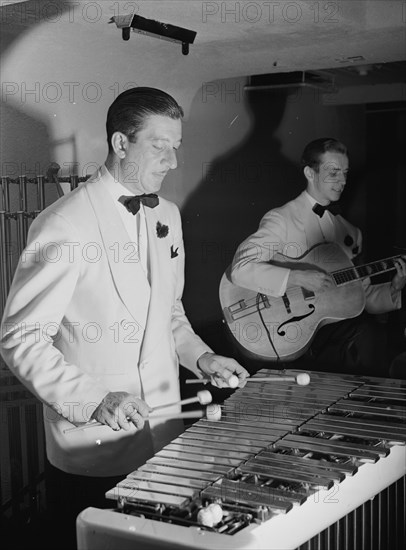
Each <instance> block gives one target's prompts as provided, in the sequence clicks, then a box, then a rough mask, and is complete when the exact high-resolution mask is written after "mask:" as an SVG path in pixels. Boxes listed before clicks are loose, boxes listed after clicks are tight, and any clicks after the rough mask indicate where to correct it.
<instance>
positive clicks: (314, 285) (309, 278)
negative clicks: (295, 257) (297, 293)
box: [287, 269, 334, 292]
mask: <svg viewBox="0 0 406 550" xmlns="http://www.w3.org/2000/svg"><path fill="white" fill-rule="evenodd" d="M333 284H334V283H333V280H332V278H331V275H330V274H329V273H326V272H324V271H319V270H315V269H308V270H303V269H291V270H290V273H289V277H288V284H287V288H290V287H295V286H296V287H302V288H305V289H306V290H310V291H311V292H323V291H324V290H329V289H330V288H332V287H333Z"/></svg>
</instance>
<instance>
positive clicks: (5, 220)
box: [0, 176, 12, 306]
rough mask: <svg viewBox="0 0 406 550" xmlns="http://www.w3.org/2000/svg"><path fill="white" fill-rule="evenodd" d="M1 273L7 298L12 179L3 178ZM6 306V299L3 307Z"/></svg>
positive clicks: (3, 290) (3, 289)
mask: <svg viewBox="0 0 406 550" xmlns="http://www.w3.org/2000/svg"><path fill="white" fill-rule="evenodd" d="M1 196H2V211H1V221H0V225H1V260H2V261H1V273H2V278H1V280H2V287H3V288H2V295H3V297H5V298H7V294H8V291H9V288H10V283H11V279H12V265H11V259H12V254H11V242H10V217H11V212H10V178H8V177H6V176H3V177H2V178H1ZM4 305H5V299H4V302H3V306H4Z"/></svg>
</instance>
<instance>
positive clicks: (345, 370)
mask: <svg viewBox="0 0 406 550" xmlns="http://www.w3.org/2000/svg"><path fill="white" fill-rule="evenodd" d="M238 359H239V360H240V362H241V364H242V365H244V366H245V367H246V368H247V369H248V371H249V372H250V374H254V373H255V372H257V371H258V370H259V369H264V368H268V369H307V370H314V371H321V372H336V373H342V374H356V375H364V376H378V377H389V376H390V374H392V372H390V371H389V366H390V362H391V358H390V357H389V354H388V336H387V327H386V324H385V323H381V322H380V321H378V320H377V318H376V317H375V316H374V315H369V314H367V313H363V314H362V315H360V316H358V317H356V318H354V319H346V320H344V321H338V322H336V323H331V324H329V325H325V326H324V327H321V328H320V329H319V330H318V331H317V332H316V334H315V336H314V339H313V342H312V344H311V346H310V348H309V349H308V350H307V351H306V353H304V354H303V355H301V356H300V357H299V358H298V359H296V360H295V361H281V362H276V361H263V360H256V359H247V358H246V357H244V356H242V355H240V356H239V357H238ZM398 371H399V369H398ZM392 376H393V374H392ZM403 377H404V376H402V378H403Z"/></svg>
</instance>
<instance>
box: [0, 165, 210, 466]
mask: <svg viewBox="0 0 406 550" xmlns="http://www.w3.org/2000/svg"><path fill="white" fill-rule="evenodd" d="M106 185H108V183H107V181H106V176H105V175H102V172H99V173H98V174H96V175H95V176H93V177H92V178H91V179H90V180H88V181H87V182H86V183H84V184H82V185H80V186H79V187H78V189H76V190H75V191H73V192H71V193H69V194H68V195H66V196H64V197H62V198H61V199H60V200H58V201H57V202H56V203H54V204H53V205H51V206H50V207H48V208H47V209H46V210H44V211H43V212H42V213H41V214H40V215H39V216H38V218H37V219H36V220H34V221H33V223H32V225H31V227H30V230H29V235H28V241H27V246H26V249H25V251H24V252H23V254H22V256H21V258H20V262H19V265H18V267H17V270H16V273H15V276H14V280H13V284H12V287H11V290H10V293H9V296H8V300H7V304H6V309H5V313H4V318H3V324H2V330H1V337H2V342H1V343H2V346H1V348H2V355H3V357H4V360H5V361H6V363H7V364H8V366H9V367H10V369H11V370H12V371H13V373H15V375H16V376H17V377H18V378H20V379H21V381H22V382H23V383H24V384H25V385H26V386H27V387H28V388H29V389H30V390H31V391H32V392H33V393H34V394H35V395H36V396H37V397H38V398H39V399H40V400H42V401H43V403H44V419H45V432H46V445H47V455H48V458H49V460H50V462H51V463H52V464H53V465H54V466H56V467H58V468H60V469H62V470H64V471H66V472H69V473H74V474H80V475H93V476H98V475H99V476H108V475H120V474H125V473H128V472H130V471H132V470H134V468H136V467H137V466H138V465H139V464H141V463H143V462H144V461H145V460H146V459H147V458H148V457H150V456H151V455H152V454H154V452H156V450H157V449H158V448H160V447H161V446H162V444H163V442H166V441H167V440H170V439H171V438H172V437H171V435H172V434H171V433H170V430H169V425H170V423H164V424H162V422H163V421H160V422H161V424H159V421H158V420H156V421H155V423H154V422H153V421H151V422H150V423H149V425H148V424H147V425H146V427H145V428H144V429H143V430H140V431H136V430H135V428H134V427H132V429H131V431H130V432H125V431H124V430H121V431H119V432H115V431H113V430H111V429H110V428H109V427H106V426H102V427H99V428H91V429H87V430H83V431H79V432H74V433H64V430H65V429H67V428H69V427H72V423H74V424H78V423H81V422H87V421H89V419H90V417H91V415H92V413H93V411H94V410H95V408H96V407H97V405H98V404H99V403H100V402H101V400H102V399H103V397H104V396H105V395H106V394H107V393H108V392H110V391H127V392H129V393H133V394H135V395H136V396H139V397H142V398H143V399H145V400H146V402H147V403H148V404H149V405H150V406H152V407H153V406H155V405H157V404H165V403H172V402H174V401H177V400H179V398H180V396H179V382H178V365H179V362H180V363H181V364H182V365H184V366H185V367H187V368H188V369H190V370H191V371H194V372H195V373H196V374H197V364H196V361H197V359H198V357H199V356H200V355H202V354H203V353H204V352H206V351H211V350H210V348H209V347H208V346H206V345H205V344H204V342H203V341H202V340H201V339H200V338H199V337H198V336H197V335H196V334H195V333H194V332H193V330H192V327H191V326H190V324H189V322H188V320H187V318H186V316H185V313H184V309H183V306H182V302H181V297H182V292H183V284H184V247H183V240H182V228H181V219H180V213H179V210H178V208H177V207H176V206H175V205H174V204H173V203H171V202H169V201H167V200H165V199H162V198H161V199H160V202H159V205H158V206H157V207H156V208H154V209H151V208H145V213H146V223H147V232H148V246H149V258H150V275H151V284H149V283H148V280H147V278H146V275H145V273H144V271H143V269H142V267H141V265H140V262H139V261H138V257H137V254H136V249H135V247H134V244H133V243H131V242H129V241H130V239H129V236H128V234H127V232H126V230H125V229H124V225H123V223H122V221H121V219H120V215H119V213H118V212H117V209H116V207H115V205H114V203H113V199H112V198H111V196H110V195H109V192H108V190H107V189H106ZM129 215H131V214H130V213H129ZM158 222H160V224H161V225H162V226H166V227H167V229H168V232H167V235H166V236H164V234H165V233H166V231H165V228H164V231H163V232H162V231H161V232H159V231H157V223H158ZM173 410H175V411H177V410H179V407H178V406H176V407H173V408H172V411H173Z"/></svg>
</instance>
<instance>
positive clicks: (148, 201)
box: [119, 193, 159, 215]
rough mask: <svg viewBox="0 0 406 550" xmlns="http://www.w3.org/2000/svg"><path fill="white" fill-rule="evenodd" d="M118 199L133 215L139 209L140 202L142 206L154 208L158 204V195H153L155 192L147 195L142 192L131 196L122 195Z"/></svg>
mask: <svg viewBox="0 0 406 550" xmlns="http://www.w3.org/2000/svg"><path fill="white" fill-rule="evenodd" d="M119 201H120V202H121V203H122V204H124V206H125V207H126V208H127V210H128V211H129V212H131V214H133V215H135V214H136V213H137V212H138V210H139V209H140V203H142V204H143V205H144V206H148V208H155V206H157V205H158V204H159V197H158V195H155V193H150V194H149V195H146V194H145V193H144V194H143V195H135V196H133V197H126V196H125V195H122V196H121V197H120V198H119Z"/></svg>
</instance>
